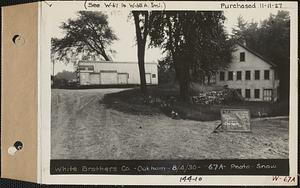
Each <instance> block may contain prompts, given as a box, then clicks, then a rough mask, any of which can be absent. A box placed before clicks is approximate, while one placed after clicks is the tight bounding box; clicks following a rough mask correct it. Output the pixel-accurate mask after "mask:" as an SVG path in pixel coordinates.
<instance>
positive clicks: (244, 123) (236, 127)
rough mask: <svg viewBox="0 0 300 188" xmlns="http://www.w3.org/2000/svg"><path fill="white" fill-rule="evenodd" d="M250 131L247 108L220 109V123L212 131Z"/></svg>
mask: <svg viewBox="0 0 300 188" xmlns="http://www.w3.org/2000/svg"><path fill="white" fill-rule="evenodd" d="M219 131H224V132H251V124H250V111H249V110H247V109H221V124H220V125H218V126H217V127H216V128H215V130H214V132H219Z"/></svg>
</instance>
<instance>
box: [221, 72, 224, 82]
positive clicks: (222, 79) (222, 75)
mask: <svg viewBox="0 0 300 188" xmlns="http://www.w3.org/2000/svg"><path fill="white" fill-rule="evenodd" d="M224 80H225V72H223V71H222V72H220V81H224Z"/></svg>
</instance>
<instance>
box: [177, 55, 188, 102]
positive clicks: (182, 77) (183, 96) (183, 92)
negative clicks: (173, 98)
mask: <svg viewBox="0 0 300 188" xmlns="http://www.w3.org/2000/svg"><path fill="white" fill-rule="evenodd" d="M174 63H175V71H176V77H177V80H178V83H179V94H180V100H182V101H188V99H189V83H190V82H189V68H188V65H185V64H184V61H182V60H179V61H174Z"/></svg>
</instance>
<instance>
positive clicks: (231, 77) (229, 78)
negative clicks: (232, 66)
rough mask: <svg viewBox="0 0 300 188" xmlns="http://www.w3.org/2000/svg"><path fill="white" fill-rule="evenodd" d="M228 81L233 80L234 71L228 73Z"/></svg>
mask: <svg viewBox="0 0 300 188" xmlns="http://www.w3.org/2000/svg"><path fill="white" fill-rule="evenodd" d="M228 80H233V72H232V71H229V72H228Z"/></svg>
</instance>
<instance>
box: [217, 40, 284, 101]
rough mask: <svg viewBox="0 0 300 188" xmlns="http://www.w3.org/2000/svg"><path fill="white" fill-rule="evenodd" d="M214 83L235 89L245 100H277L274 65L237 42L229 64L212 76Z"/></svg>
mask: <svg viewBox="0 0 300 188" xmlns="http://www.w3.org/2000/svg"><path fill="white" fill-rule="evenodd" d="M214 79H215V80H214V81H213V82H215V84H217V85H223V86H228V88H232V89H236V90H237V91H238V92H239V93H240V94H241V95H242V96H243V97H244V98H245V100H249V101H277V100H278V98H279V95H278V93H279V91H278V90H279V79H278V73H277V70H276V65H275V64H274V63H272V62H271V61H269V60H266V59H265V58H264V57H262V56H261V55H259V54H258V53H256V52H254V51H253V50H251V49H249V48H248V47H246V45H243V44H237V45H236V50H235V51H234V52H233V59H232V62H231V63H230V64H229V66H228V67H227V68H226V69H224V70H220V71H218V73H217V74H216V75H215V76H214Z"/></svg>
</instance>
